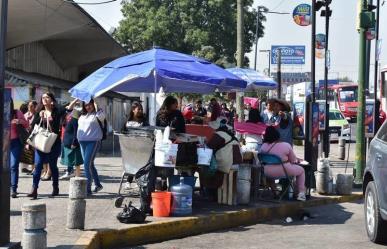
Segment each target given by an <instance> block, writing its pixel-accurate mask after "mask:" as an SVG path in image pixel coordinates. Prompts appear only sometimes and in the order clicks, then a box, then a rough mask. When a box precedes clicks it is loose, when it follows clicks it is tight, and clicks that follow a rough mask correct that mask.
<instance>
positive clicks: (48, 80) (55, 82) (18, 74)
mask: <svg viewBox="0 0 387 249" xmlns="http://www.w3.org/2000/svg"><path fill="white" fill-rule="evenodd" d="M5 75H6V83H8V84H11V85H15V86H25V85H27V84H32V85H37V86H45V87H50V88H53V87H55V88H59V89H62V90H65V91H67V90H68V89H70V88H71V87H73V86H74V85H75V83H74V82H71V81H66V80H61V79H57V78H53V77H49V76H45V75H42V74H37V73H27V72H23V71H20V70H15V69H11V68H7V69H6V71H5ZM102 96H103V97H108V98H119V99H134V100H137V98H136V97H128V96H126V95H123V94H120V93H116V92H112V91H110V92H107V93H105V94H103V95H102Z"/></svg>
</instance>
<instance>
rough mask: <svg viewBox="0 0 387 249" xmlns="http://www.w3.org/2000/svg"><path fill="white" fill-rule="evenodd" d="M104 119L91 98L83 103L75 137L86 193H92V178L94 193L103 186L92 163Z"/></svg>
mask: <svg viewBox="0 0 387 249" xmlns="http://www.w3.org/2000/svg"><path fill="white" fill-rule="evenodd" d="M104 121H105V114H104V112H103V111H102V110H101V109H98V107H97V106H96V104H95V103H94V100H93V99H91V100H90V102H89V103H83V111H82V115H81V116H80V117H79V119H78V131H77V139H78V142H79V144H80V146H81V152H82V157H83V162H84V163H83V166H84V169H85V175H86V178H87V194H88V195H91V194H92V192H91V183H92V181H93V180H94V185H95V186H94V190H93V192H94V193H97V192H99V191H100V190H102V188H103V187H102V185H101V182H100V180H99V176H98V172H97V169H96V168H95V165H94V160H95V157H96V155H97V151H98V149H99V148H100V146H101V140H102V138H103V127H102V126H103V125H104Z"/></svg>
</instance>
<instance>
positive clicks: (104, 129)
mask: <svg viewBox="0 0 387 249" xmlns="http://www.w3.org/2000/svg"><path fill="white" fill-rule="evenodd" d="M97 121H98V124H99V127H101V130H102V141H103V140H106V137H107V127H108V124H107V121H106V118H105V119H104V120H103V124H102V122H101V120H99V119H98V118H97Z"/></svg>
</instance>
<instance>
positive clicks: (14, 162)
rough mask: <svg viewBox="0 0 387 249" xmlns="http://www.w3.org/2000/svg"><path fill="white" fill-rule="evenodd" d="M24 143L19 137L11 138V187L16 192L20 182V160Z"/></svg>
mask: <svg viewBox="0 0 387 249" xmlns="http://www.w3.org/2000/svg"><path fill="white" fill-rule="evenodd" d="M22 148H23V145H22V144H21V143H20V140H19V138H14V139H12V140H11V144H10V166H11V187H12V191H14V192H16V190H17V184H18V182H19V160H20V155H21V152H22Z"/></svg>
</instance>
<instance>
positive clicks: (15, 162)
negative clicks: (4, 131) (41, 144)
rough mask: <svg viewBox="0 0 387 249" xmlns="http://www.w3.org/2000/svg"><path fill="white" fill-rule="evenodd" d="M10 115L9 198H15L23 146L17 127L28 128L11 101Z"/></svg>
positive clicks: (21, 114)
mask: <svg viewBox="0 0 387 249" xmlns="http://www.w3.org/2000/svg"><path fill="white" fill-rule="evenodd" d="M10 105H11V106H10V108H11V111H10V114H11V142H10V164H11V165H10V167H11V191H12V192H11V196H12V198H16V197H17V184H18V182H19V159H20V154H21V152H22V149H23V144H22V143H21V141H20V139H19V134H18V131H17V126H18V125H22V127H24V128H25V129H27V128H28V122H27V120H26V119H25V118H24V115H23V113H22V112H21V111H19V110H15V109H14V106H13V100H12V99H11V104H10Z"/></svg>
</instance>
